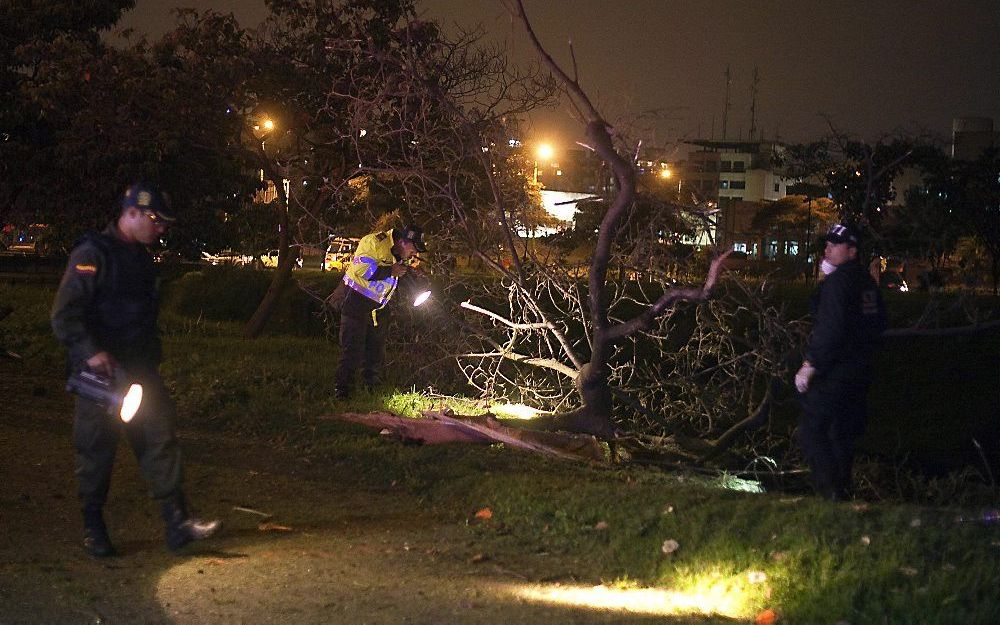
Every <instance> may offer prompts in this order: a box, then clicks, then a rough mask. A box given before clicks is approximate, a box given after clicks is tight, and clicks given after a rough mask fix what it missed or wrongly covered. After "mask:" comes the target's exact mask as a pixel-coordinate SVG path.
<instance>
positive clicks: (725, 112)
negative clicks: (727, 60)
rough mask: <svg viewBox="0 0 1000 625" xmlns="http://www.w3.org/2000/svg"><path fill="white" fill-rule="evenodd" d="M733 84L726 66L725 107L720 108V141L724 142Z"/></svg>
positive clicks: (731, 76)
mask: <svg viewBox="0 0 1000 625" xmlns="http://www.w3.org/2000/svg"><path fill="white" fill-rule="evenodd" d="M732 84H733V75H732V73H731V72H730V71H729V65H726V105H725V106H724V107H723V108H722V140H723V141H725V140H726V138H727V137H726V129H727V126H728V124H729V88H730V87H731V86H732Z"/></svg>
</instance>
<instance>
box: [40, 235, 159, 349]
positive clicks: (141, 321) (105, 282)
mask: <svg viewBox="0 0 1000 625" xmlns="http://www.w3.org/2000/svg"><path fill="white" fill-rule="evenodd" d="M158 311H159V296H158V294H157V272H156V267H155V265H154V264H153V258H152V256H151V255H150V253H149V251H148V250H147V249H146V247H145V246H144V245H142V244H140V243H126V242H124V241H122V240H121V239H120V238H118V236H117V229H116V226H115V224H114V223H112V224H110V225H109V226H108V227H107V228H105V229H104V231H103V232H102V233H100V234H89V235H87V236H85V237H84V238H83V239H82V240H81V242H80V243H79V244H78V245H77V246H76V247H75V248H74V249H73V251H72V252H71V253H70V256H69V263H68V265H67V267H66V272H65V273H64V274H63V277H62V282H61V283H60V284H59V291H58V292H57V293H56V300H55V304H54V305H53V307H52V315H51V317H52V329H53V331H54V332H55V335H56V338H58V339H59V340H60V341H61V342H62V343H63V344H65V345H66V346H67V347H68V348H69V360H70V365H71V367H74V368H75V367H79V366H80V363H81V362H82V361H85V360H87V359H89V358H90V357H91V356H93V355H94V354H96V353H97V352H100V351H106V352H108V353H110V354H111V355H112V356H114V357H115V358H116V359H118V360H119V361H122V362H129V361H132V362H141V363H147V364H158V363H159V362H160V360H161V358H162V348H161V344H160V338H159V333H158V331H157V327H156V320H157V314H158Z"/></svg>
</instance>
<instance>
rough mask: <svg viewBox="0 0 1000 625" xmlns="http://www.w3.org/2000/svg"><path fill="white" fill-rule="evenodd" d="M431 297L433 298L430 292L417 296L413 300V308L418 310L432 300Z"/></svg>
mask: <svg viewBox="0 0 1000 625" xmlns="http://www.w3.org/2000/svg"><path fill="white" fill-rule="evenodd" d="M430 296H431V292H430V291H424V292H423V293H421V294H419V295H417V296H416V297H414V298H413V307H414V308H416V307H417V306H419V305H421V304H423V303H424V302H426V301H427V300H428V299H429V298H430Z"/></svg>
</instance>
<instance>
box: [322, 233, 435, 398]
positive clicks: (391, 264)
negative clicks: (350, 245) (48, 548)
mask: <svg viewBox="0 0 1000 625" xmlns="http://www.w3.org/2000/svg"><path fill="white" fill-rule="evenodd" d="M423 237H424V233H423V230H422V229H421V228H420V227H419V226H412V225H411V226H407V227H405V228H403V229H401V230H399V229H393V230H386V231H385V232H374V233H372V234H369V235H368V236H366V237H364V238H362V239H361V241H360V242H359V243H358V249H357V250H356V251H355V252H354V257H353V258H352V259H351V264H350V266H349V267H348V268H347V271H346V272H345V273H344V284H343V287H341V290H342V291H343V290H345V289H346V293H345V294H344V299H343V302H342V303H341V304H340V364H339V366H338V367H337V378H336V385H337V387H336V388H337V391H336V392H337V397H338V398H340V399H346V398H347V397H349V396H350V394H351V390H352V388H353V386H354V378H355V377H356V372H357V370H358V368H361V369H362V372H361V373H362V377H363V378H364V383H365V386H366V387H367V388H368V389H369V390H371V389H372V388H374V387H375V386H377V385H378V383H379V377H380V375H381V373H382V362H383V361H384V360H385V338H384V333H383V326H384V325H385V323H384V320H382V321H380V319H379V311H380V310H381V309H382V308H384V307H385V305H386V304H388V303H389V300H390V299H391V298H392V295H393V293H395V291H396V286H397V283H398V280H399V278H400V277H402V276H403V275H405V274H406V273H407V272H408V271H409V270H410V264H409V263H410V261H411V259H412V258H413V257H414V256H415V255H416V254H417V252H424V251H426V249H427V248H426V246H425V245H424V238H423Z"/></svg>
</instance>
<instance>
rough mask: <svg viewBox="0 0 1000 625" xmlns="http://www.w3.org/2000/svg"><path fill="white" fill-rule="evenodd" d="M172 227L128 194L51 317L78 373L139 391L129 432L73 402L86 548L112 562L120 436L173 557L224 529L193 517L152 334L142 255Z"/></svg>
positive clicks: (80, 251)
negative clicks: (111, 510) (119, 379)
mask: <svg viewBox="0 0 1000 625" xmlns="http://www.w3.org/2000/svg"><path fill="white" fill-rule="evenodd" d="M173 220H174V218H173V216H172V215H171V214H170V209H169V206H168V204H167V201H166V197H165V196H164V195H163V194H162V193H161V192H160V191H159V190H158V189H157V188H156V187H155V186H154V185H151V184H148V183H136V184H133V185H131V186H130V187H129V188H128V189H126V190H125V193H124V194H123V196H122V199H121V204H120V210H119V213H118V217H117V219H116V220H115V221H113V222H112V223H111V224H109V225H108V227H107V228H105V229H104V231H103V232H101V233H100V234H88V235H86V236H84V237H83V239H82V240H81V241H80V242H79V243H78V244H77V246H76V247H75V248H74V249H73V251H72V252H71V253H70V257H69V264H68V265H67V267H66V273H65V274H63V278H62V282H61V283H60V285H59V291H58V293H57V294H56V300H55V304H54V305H53V308H52V329H53V330H54V332H55V335H56V338H58V339H59V340H60V341H61V342H62V343H63V344H65V345H66V347H67V348H68V349H69V367H70V369H71V371H72V372H76V371H79V370H81V369H89V370H91V371H93V372H95V373H99V374H102V375H104V376H108V377H112V376H115V375H116V374H117V375H119V376H125V377H127V379H128V381H129V382H132V383H139V384H141V385H142V387H143V398H142V404H141V406H140V408H139V411H138V413H137V414H136V415H135V417H134V418H132V419H131V420H130V421H129V422H128V423H122V422H121V420H119V419H118V417H117V416H112V415H109V414H108V412H107V411H106V410H105V409H104V408H103V407H101V406H100V405H98V404H96V403H94V402H92V401H90V400H88V399H85V398H82V397H77V398H76V409H75V412H74V417H73V443H74V446H75V448H76V475H77V478H78V482H79V496H80V501H81V504H82V506H83V525H84V540H83V548H84V550H86V552H87V553H89V554H90V555H92V556H95V557H107V556H113V555H115V554H116V551H115V548H114V546H113V545H112V544H111V540H110V539H109V537H108V530H107V527H106V526H105V524H104V518H103V515H102V509H103V507H104V504H105V502H106V501H107V496H108V489H109V487H110V484H111V470H112V467H113V465H114V459H115V451H116V449H117V447H118V436H119V432H120V431H121V430H123V429H124V431H125V435H126V437H127V438H128V440H129V443H130V444H131V446H132V450H133V452H134V453H135V456H136V458H137V459H138V461H139V466H140V468H141V469H142V472H143V474H144V476H145V478H146V480H147V481H148V483H149V485H150V487H151V491H152V496H153V497H154V498H155V499H157V500H158V501H160V503H161V509H162V513H163V519H164V522H165V523H166V542H167V545H168V547H170V549H172V550H176V549H180V548H181V547H183V546H184V545H186V544H188V543H189V542H191V541H193V540H200V539H203V538H208V537H209V536H211V535H212V534H214V533H215V532H216V531H217V530H218V529H219V527H220V525H221V524H220V522H219V521H210V522H204V521H200V520H198V519H193V518H191V517H190V516H189V515H188V511H187V506H186V503H185V500H184V493H183V491H182V489H181V454H180V449H179V447H178V445H177V440H176V438H175V435H174V405H173V402H172V401H171V399H170V397H169V395H168V392H167V389H166V387H165V386H164V384H163V380H162V378H161V377H160V374H159V364H160V361H161V359H162V355H163V352H162V348H161V345H160V337H159V332H158V329H157V324H156V318H157V314H158V312H159V297H158V294H157V284H156V281H157V276H156V268H155V266H154V264H153V258H152V256H151V255H150V253H149V250H148V249H147V247H146V246H148V245H151V244H153V243H155V242H157V241H158V240H159V238H160V237H161V236H162V234H163V232H164V231H165V230H166V228H167V226H168V225H169V223H170V222H172V221H173Z"/></svg>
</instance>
